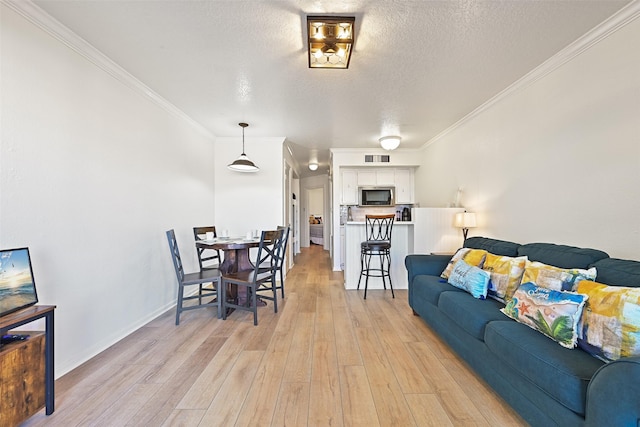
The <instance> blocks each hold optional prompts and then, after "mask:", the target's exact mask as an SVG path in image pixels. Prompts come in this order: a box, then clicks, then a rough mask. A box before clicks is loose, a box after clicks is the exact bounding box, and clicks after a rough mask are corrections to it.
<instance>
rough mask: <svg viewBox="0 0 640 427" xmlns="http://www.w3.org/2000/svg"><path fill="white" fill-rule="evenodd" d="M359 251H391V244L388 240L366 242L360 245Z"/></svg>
mask: <svg viewBox="0 0 640 427" xmlns="http://www.w3.org/2000/svg"><path fill="white" fill-rule="evenodd" d="M360 249H368V250H371V251H381V250H384V249H391V242H390V241H388V240H367V241H365V242H362V243H360Z"/></svg>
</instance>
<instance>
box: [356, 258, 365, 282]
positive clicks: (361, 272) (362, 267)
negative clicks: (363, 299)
mask: <svg viewBox="0 0 640 427" xmlns="http://www.w3.org/2000/svg"><path fill="white" fill-rule="evenodd" d="M363 274H364V253H363V252H362V251H360V277H358V288H357V289H358V290H359V289H360V281H361V280H362V275H363Z"/></svg>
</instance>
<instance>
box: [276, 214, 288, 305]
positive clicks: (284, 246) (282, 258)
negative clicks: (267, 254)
mask: <svg viewBox="0 0 640 427" xmlns="http://www.w3.org/2000/svg"><path fill="white" fill-rule="evenodd" d="M278 230H282V243H281V244H280V250H279V253H278V263H277V266H276V270H278V272H279V273H280V285H278V286H277V287H276V289H280V292H282V298H284V273H283V270H284V269H285V264H284V263H285V258H286V256H287V243H288V242H289V231H291V227H290V226H288V225H287V226H286V227H283V226H278Z"/></svg>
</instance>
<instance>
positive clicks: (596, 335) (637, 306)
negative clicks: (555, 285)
mask: <svg viewBox="0 0 640 427" xmlns="http://www.w3.org/2000/svg"><path fill="white" fill-rule="evenodd" d="M577 291H578V292H579V293H581V294H585V295H588V296H589V300H588V301H587V305H586V306H585V308H584V312H583V313H582V318H581V322H580V327H579V336H578V345H579V346H580V348H582V349H583V350H585V351H587V352H588V353H590V354H592V355H594V356H595V357H598V358H600V359H602V360H605V361H611V360H617V359H620V358H621V357H631V356H640V288H630V287H624V286H607V285H604V284H602V283H597V282H592V281H588V280H583V281H582V282H580V283H579V284H578V288H577Z"/></svg>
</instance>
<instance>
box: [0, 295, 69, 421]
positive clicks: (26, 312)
mask: <svg viewBox="0 0 640 427" xmlns="http://www.w3.org/2000/svg"><path fill="white" fill-rule="evenodd" d="M55 308H56V306H55V305H34V306H31V307H27V308H23V309H21V310H18V311H16V312H15V313H11V314H7V315H6V316H2V317H0V335H5V334H6V333H8V332H9V331H10V330H12V329H15V328H17V327H19V326H22V325H25V324H27V323H31V322H33V321H35V320H38V319H42V318H44V319H45V332H44V339H45V348H44V357H45V368H44V386H45V391H44V392H45V408H46V414H47V415H51V414H52V413H53V410H54V372H53V369H54V367H53V349H54V346H53V312H54V310H55ZM40 337H41V335H40ZM13 345H19V344H18V343H13V344H7V347H9V346H13ZM28 370H29V368H28V367H26V368H25V371H28ZM5 403H6V402H3V404H5ZM41 408H42V407H40V408H37V409H36V411H35V412H37V411H38V410H40V409H41ZM35 412H34V413H35ZM22 415H24V419H26V418H28V417H30V416H31V415H33V413H30V414H22ZM24 419H23V420H24ZM23 420H18V423H20V422H21V421H23Z"/></svg>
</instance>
